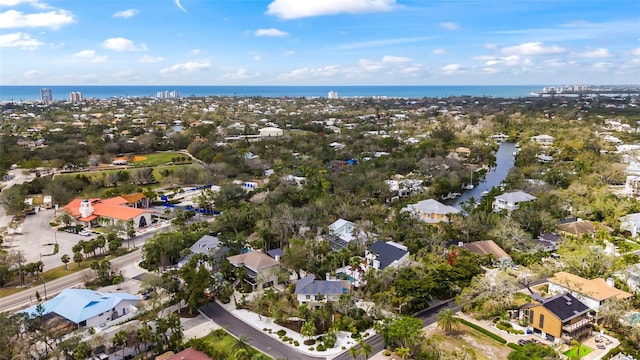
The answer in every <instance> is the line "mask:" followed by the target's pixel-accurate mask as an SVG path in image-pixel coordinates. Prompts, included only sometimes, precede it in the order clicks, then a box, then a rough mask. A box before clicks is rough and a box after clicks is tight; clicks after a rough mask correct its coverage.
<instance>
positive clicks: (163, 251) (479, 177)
mask: <svg viewBox="0 0 640 360" xmlns="http://www.w3.org/2000/svg"><path fill="white" fill-rule="evenodd" d="M638 101H639V98H638V97H637V96H630V97H622V98H613V97H608V98H600V97H598V98H595V97H594V98H592V97H567V98H564V97H557V98H556V97H554V98H543V97H539V98H533V97H532V98H521V99H498V98H489V97H482V98H481V97H447V98H423V99H411V100H407V99H400V98H352V99H348V98H332V99H325V98H287V97H282V98H269V97H266V98H263V97H225V96H211V97H184V98H180V97H179V98H167V99H159V98H145V97H142V98H135V97H131V98H112V99H86V100H82V101H80V102H78V101H75V102H66V101H61V102H51V103H41V102H33V103H29V102H23V103H15V102H12V103H5V104H2V108H1V109H2V120H1V122H0V125H1V127H0V133H1V134H0V148H2V152H0V165H2V168H0V175H2V180H3V181H2V182H0V187H1V188H2V191H1V192H0V203H1V204H2V212H1V213H0V215H2V216H0V220H1V222H0V225H1V227H0V236H1V239H2V242H1V245H2V252H0V297H1V300H0V311H2V312H1V313H0V328H3V329H7V331H3V332H1V333H2V334H0V358H20V357H19V354H21V353H23V354H29V357H28V358H33V359H38V358H42V359H44V358H51V359H79V358H82V359H111V360H121V359H133V358H135V359H147V358H156V359H178V358H179V359H192V358H193V359H205V358H206V359H218V358H219V359H249V358H250V359H263V358H264V359H276V358H289V359H349V358H352V359H357V358H373V359H427V358H429V359H430V358H431V357H428V356H430V355H429V354H436V353H437V354H441V356H440V355H439V356H440V357H438V359H474V358H477V359H502V358H504V359H522V358H523V357H522V356H529V357H530V358H531V359H538V358H540V359H542V358H545V359H546V358H549V359H551V358H553V359H560V358H567V359H577V358H582V359H611V358H614V356H619V358H621V359H623V357H622V356H629V358H638V354H639V351H640V306H639V304H640V302H639V301H640V296H639V295H638V294H639V293H638V289H639V288H640V285H639V284H640V269H639V268H638V264H639V263H640V239H639V238H638V229H640V220H639V219H638V216H637V215H638V211H640V206H639V204H640V202H639V198H638V196H637V195H638V194H637V192H636V191H635V190H634V189H635V185H634V184H635V183H634V180H633V178H629V177H633V176H638V175H637V174H636V172H635V170H634V169H635V168H634V164H637V163H640V148H635V147H633V145H637V144H638V141H639V140H640V136H639V135H638V134H639V131H638V126H639V125H638V124H639V123H638V121H640V112H638V110H637V106H638V105H640V104H638ZM622 105H624V106H622ZM549 114H553V116H550V115H549ZM623 125H625V126H623ZM604 133H607V134H608V135H610V136H611V137H616V139H618V140H620V141H615V142H614V141H611V137H605V136H604V135H603V134H604ZM638 174H640V173H638ZM19 339H20V340H19ZM536 353H544V354H547V355H545V356H547V357H535V356H534V355H526V354H536ZM576 353H577V354H578V355H579V356H578V357H576V355H575V354H576ZM461 354H465V355H461ZM619 354H622V355H619Z"/></svg>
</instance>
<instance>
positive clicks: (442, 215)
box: [402, 199, 460, 224]
mask: <svg viewBox="0 0 640 360" xmlns="http://www.w3.org/2000/svg"><path fill="white" fill-rule="evenodd" d="M402 211H407V212H409V213H410V214H411V215H413V216H415V217H416V218H417V219H418V220H420V221H423V222H426V223H429V224H436V223H440V222H451V217H452V216H453V215H456V214H459V213H460V210H458V209H456V208H454V207H453V206H449V205H445V204H443V203H441V202H439V201H437V200H434V199H427V200H422V201H419V202H417V203H415V204H410V205H407V206H406V207H405V208H403V209H402Z"/></svg>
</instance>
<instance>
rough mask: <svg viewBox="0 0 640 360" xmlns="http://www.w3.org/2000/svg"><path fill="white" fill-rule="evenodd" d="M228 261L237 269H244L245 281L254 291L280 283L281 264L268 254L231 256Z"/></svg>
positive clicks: (252, 252) (255, 252)
mask: <svg viewBox="0 0 640 360" xmlns="http://www.w3.org/2000/svg"><path fill="white" fill-rule="evenodd" d="M227 260H229V262H230V263H231V265H233V266H234V267H236V268H244V270H245V275H246V276H245V278H244V281H245V282H246V283H248V284H249V285H251V287H252V288H253V290H255V289H263V288H267V287H269V286H273V285H274V284H277V283H278V272H279V270H280V262H279V261H277V260H276V259H274V258H272V257H271V256H269V255H267V254H264V253H261V252H259V251H251V252H248V253H244V254H239V255H234V256H229V257H228V258H227Z"/></svg>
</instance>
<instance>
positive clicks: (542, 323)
mask: <svg viewBox="0 0 640 360" xmlns="http://www.w3.org/2000/svg"><path fill="white" fill-rule="evenodd" d="M590 310H591V309H589V307H588V306H587V305H585V304H583V303H582V302H581V301H580V300H578V299H576V298H575V297H574V296H573V295H571V294H570V293H565V294H560V295H557V296H554V297H552V298H548V299H539V300H536V301H534V302H532V303H529V304H526V305H525V306H523V307H522V308H521V312H520V316H521V317H523V318H525V319H527V323H528V324H529V327H530V328H532V329H533V333H534V334H538V335H540V336H541V337H543V338H546V339H549V340H553V341H554V342H561V341H565V342H570V341H571V340H572V339H577V338H580V337H582V336H585V335H588V334H589V333H590V332H591V323H592V319H593V318H592V317H591V315H590V314H589V311H590Z"/></svg>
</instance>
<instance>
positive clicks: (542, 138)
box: [531, 134, 556, 146]
mask: <svg viewBox="0 0 640 360" xmlns="http://www.w3.org/2000/svg"><path fill="white" fill-rule="evenodd" d="M531 141H533V142H535V143H536V144H538V145H542V146H551V145H553V142H554V141H556V138H554V137H553V136H551V135H546V134H542V135H536V136H532V137H531Z"/></svg>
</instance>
